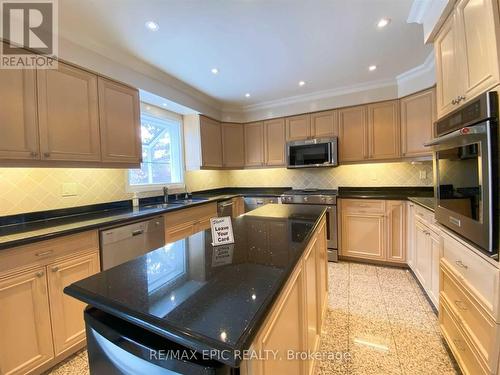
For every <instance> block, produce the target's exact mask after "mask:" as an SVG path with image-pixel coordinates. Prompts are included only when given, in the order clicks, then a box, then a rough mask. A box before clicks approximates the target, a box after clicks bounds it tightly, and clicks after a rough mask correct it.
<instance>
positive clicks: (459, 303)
mask: <svg viewBox="0 0 500 375" xmlns="http://www.w3.org/2000/svg"><path fill="white" fill-rule="evenodd" d="M455 305H457V307H458V308H459V309H460V310H464V311H465V310H467V304H466V303H465V302H464V301H460V300H457V301H455Z"/></svg>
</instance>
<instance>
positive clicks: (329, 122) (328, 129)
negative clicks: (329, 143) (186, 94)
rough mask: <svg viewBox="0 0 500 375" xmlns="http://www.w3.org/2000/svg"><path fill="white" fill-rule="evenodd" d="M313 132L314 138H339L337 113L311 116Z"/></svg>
mask: <svg viewBox="0 0 500 375" xmlns="http://www.w3.org/2000/svg"><path fill="white" fill-rule="evenodd" d="M311 131H312V136H313V137H314V138H328V137H337V136H338V135H339V123H338V113H337V111H326V112H316V113H313V114H311Z"/></svg>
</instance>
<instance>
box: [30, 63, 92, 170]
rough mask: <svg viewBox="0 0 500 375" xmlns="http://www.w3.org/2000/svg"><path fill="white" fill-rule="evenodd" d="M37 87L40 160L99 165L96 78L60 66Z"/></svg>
mask: <svg viewBox="0 0 500 375" xmlns="http://www.w3.org/2000/svg"><path fill="white" fill-rule="evenodd" d="M37 83H38V85H37V89H38V117H39V119H38V121H39V131H40V151H41V158H42V159H44V160H61V161H100V160H101V150H100V137H99V107H98V100H97V76H96V75H95V74H92V73H89V72H87V71H85V70H82V69H78V68H75V67H73V66H70V65H66V64H64V63H61V62H60V63H59V64H58V68H57V69H43V70H38V72H37Z"/></svg>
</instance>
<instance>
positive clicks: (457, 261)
mask: <svg viewBox="0 0 500 375" xmlns="http://www.w3.org/2000/svg"><path fill="white" fill-rule="evenodd" d="M455 264H456V265H457V266H459V267H461V268H464V269H467V268H469V267H468V266H466V265H465V264H464V263H463V262H462V261H461V260H456V261H455Z"/></svg>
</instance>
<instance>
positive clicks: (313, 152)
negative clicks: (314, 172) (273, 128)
mask: <svg viewBox="0 0 500 375" xmlns="http://www.w3.org/2000/svg"><path fill="white" fill-rule="evenodd" d="M337 144H338V138H337V137H332V138H315V139H306V140H301V141H293V142H288V143H287V144H286V166H287V168H315V167H335V166H337V165H338V157H337V155H338V152H337V148H338V147H337Z"/></svg>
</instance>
